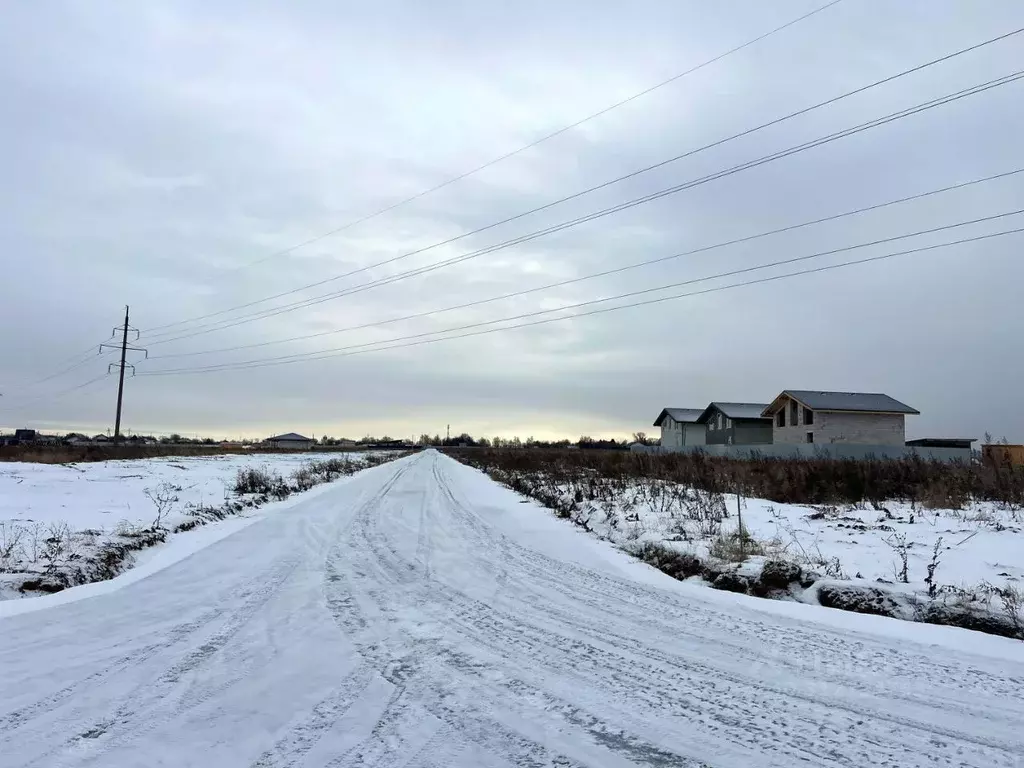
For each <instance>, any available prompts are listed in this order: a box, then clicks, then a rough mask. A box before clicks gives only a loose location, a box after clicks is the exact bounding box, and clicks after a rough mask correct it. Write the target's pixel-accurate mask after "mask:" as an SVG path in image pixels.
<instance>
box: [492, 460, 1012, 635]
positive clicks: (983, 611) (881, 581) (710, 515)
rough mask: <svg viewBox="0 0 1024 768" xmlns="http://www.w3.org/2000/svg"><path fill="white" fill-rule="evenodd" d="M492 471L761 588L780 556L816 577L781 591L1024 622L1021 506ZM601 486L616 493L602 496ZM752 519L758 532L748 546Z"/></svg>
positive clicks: (627, 536) (611, 536)
mask: <svg viewBox="0 0 1024 768" xmlns="http://www.w3.org/2000/svg"><path fill="white" fill-rule="evenodd" d="M491 476H492V477H493V478H494V479H496V480H498V481H499V482H506V483H509V484H510V485H511V487H513V488H515V489H516V490H519V491H520V492H523V493H525V494H526V495H528V496H531V497H533V498H536V499H538V500H540V501H542V503H544V504H545V505H547V506H549V507H552V508H554V509H560V510H561V514H562V515H564V516H566V517H568V518H569V519H570V520H571V521H572V522H573V523H575V524H576V525H579V526H580V527H582V528H584V529H585V530H587V531H589V532H591V533H592V534H594V535H596V536H598V537H600V538H602V539H605V540H607V541H610V542H612V543H614V544H616V545H618V546H620V547H622V548H623V549H625V550H627V551H633V552H636V551H638V550H639V549H640V548H641V547H642V545H643V544H645V543H648V542H650V543H654V544H659V545H662V546H665V547H668V548H671V549H672V550H675V551H678V552H682V553H686V554H692V555H694V556H695V557H697V558H700V559H701V560H702V561H705V562H711V563H715V562H718V563H719V564H720V565H721V567H722V568H724V569H726V570H730V571H735V572H736V573H737V574H739V575H741V576H743V577H744V578H745V579H746V580H747V581H748V582H751V583H752V582H755V581H757V580H758V578H759V575H760V569H761V567H762V566H763V564H764V563H765V562H766V561H768V560H785V561H788V562H790V563H794V564H797V565H799V566H800V567H801V569H803V572H804V573H805V574H808V575H809V576H811V577H813V581H814V582H815V583H814V585H813V586H812V585H811V584H807V585H806V586H805V587H801V586H800V585H798V584H796V583H794V584H793V586H792V589H790V590H789V591H788V592H787V593H775V594H773V596H774V597H779V598H782V599H793V600H798V601H802V602H809V603H814V604H817V603H818V602H819V596H818V590H819V589H821V588H822V587H825V586H826V585H842V586H843V587H844V588H861V587H863V588H870V589H872V590H880V591H882V592H884V593H885V594H886V595H887V597H886V598H885V602H886V605H887V606H888V607H889V609H891V610H889V613H890V614H891V615H898V616H901V617H902V618H906V619H915V618H916V619H919V620H920V619H921V612H922V610H923V609H925V608H928V607H938V606H942V607H943V608H947V607H951V608H955V609H957V610H961V609H967V610H970V611H976V612H978V613H979V614H980V615H993V616H996V617H999V618H1000V619H1004V620H1007V621H1009V622H1010V624H1014V625H1015V626H1016V627H1017V628H1018V630H1022V629H1024V509H1022V508H1021V507H1019V506H1014V505H1009V504H1000V503H994V502H985V503H971V504H969V505H967V506H965V508H963V509H926V508H923V507H921V506H920V505H916V504H908V503H902V502H892V503H882V504H877V505H871V504H857V505H854V504H847V505H802V504H780V503H776V502H772V501H766V500H764V499H755V498H742V499H738V498H737V497H736V496H735V495H721V494H713V493H705V492H700V491H695V490H692V489H687V488H684V487H681V486H677V485H673V484H671V483H665V482H662V481H655V480H651V479H650V478H632V479H629V480H626V481H622V480H616V481H609V483H608V485H607V486H604V485H602V483H601V482H600V481H597V482H595V481H594V480H593V479H587V480H585V481H584V482H583V483H581V484H579V485H576V484H573V483H563V484H558V483H553V482H551V481H550V480H548V479H547V478H545V477H544V475H543V473H533V474H530V473H514V474H508V473H505V472H503V471H502V470H495V471H493V472H492V473H491ZM595 488H598V489H601V488H604V489H605V490H604V491H601V490H599V492H598V494H597V496H598V498H596V499H593V500H591V499H589V498H588V497H589V496H590V495H593V494H594V489H595ZM608 488H611V490H608ZM740 514H742V520H743V528H744V530H745V531H746V533H747V536H746V537H744V548H743V550H742V551H741V550H740V547H739V539H740V537H739V525H740V523H739V520H740ZM695 580H697V581H699V579H695ZM810 580H811V579H807V581H810ZM705 583H706V582H705ZM1018 634H1024V632H1020V631H1019V632H1018Z"/></svg>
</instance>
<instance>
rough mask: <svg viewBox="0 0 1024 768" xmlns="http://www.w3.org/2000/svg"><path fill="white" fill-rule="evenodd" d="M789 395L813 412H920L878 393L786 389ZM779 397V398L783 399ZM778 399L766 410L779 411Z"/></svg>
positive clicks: (784, 393)
mask: <svg viewBox="0 0 1024 768" xmlns="http://www.w3.org/2000/svg"><path fill="white" fill-rule="evenodd" d="M782 395H789V396H790V397H792V398H793V399H794V400H796V401H798V402H800V403H803V404H804V405H806V406H807V407H808V408H810V409H811V410H812V411H869V412H872V413H912V414H918V413H920V411H918V410H915V409H914V408H911V407H910V406H909V405H907V404H906V403H901V402H900V401H899V400H896V399H894V398H892V397H889V396H888V395H883V394H880V393H876V392H816V391H814V390H810V389H786V390H783V392H782ZM782 395H779V397H782ZM778 399H779V398H778V397H777V398H775V400H776V402H773V403H772V404H771V405H770V406H768V408H766V410H768V409H771V410H778V408H777V407H776V405H777V402H778Z"/></svg>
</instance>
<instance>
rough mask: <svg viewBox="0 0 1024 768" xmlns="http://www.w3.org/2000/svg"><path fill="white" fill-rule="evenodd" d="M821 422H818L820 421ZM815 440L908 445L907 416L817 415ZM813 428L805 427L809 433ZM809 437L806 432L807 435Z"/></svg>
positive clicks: (819, 413) (817, 413) (876, 414)
mask: <svg viewBox="0 0 1024 768" xmlns="http://www.w3.org/2000/svg"><path fill="white" fill-rule="evenodd" d="M819 421H820V422H821V424H820V425H819V424H818V422H819ZM814 422H815V423H814V430H815V431H814V440H815V442H819V443H833V442H835V443H864V444H867V445H892V446H902V445H905V444H906V440H907V437H906V417H905V416H904V415H903V414H902V413H839V412H835V413H823V412H820V411H819V412H816V413H815V414H814ZM809 429H811V428H810V427H805V428H804V432H805V433H806V432H807V431H808V430H809ZM805 437H806V434H805Z"/></svg>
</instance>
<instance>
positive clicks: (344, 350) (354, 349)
mask: <svg viewBox="0 0 1024 768" xmlns="http://www.w3.org/2000/svg"><path fill="white" fill-rule="evenodd" d="M1020 214H1024V209H1019V210H1016V211H1009V212H1006V213H1000V214H995V215H993V216H988V217H984V218H980V219H973V220H970V221H964V222H957V223H956V224H950V225H945V226H943V227H936V228H932V229H928V230H921V231H919V232H914V233H910V234H906V235H900V236H897V237H892V238H885V239H882V240H874V241H871V242H867V243H859V244H856V245H852V246H845V247H843V248H837V249H832V250H829V251H822V252H819V253H814V254H810V255H807V256H797V257H793V258H789V259H781V260H778V261H773V262H769V263H765V264H759V265H756V266H752V267H744V268H742V269H735V270H730V271H728V272H721V273H719V274H715V275H708V276H706V277H701V278H693V279H690V280H684V281H681V282H678V283H671V284H668V285H663V286H658V287H655V288H647V289H643V290H639V291H631V292H629V293H623V294H619V295H616V296H609V297H606V298H602V299H593V300H590V301H585V302H579V303H577V304H571V305H567V306H564V307H558V308H554V309H546V310H537V311H534V312H528V313H524V314H521V315H514V316H511V317H505V318H500V319H498V320H490V321H483V322H479V323H471V324H468V325H464V326H459V327H456V328H447V329H443V330H440V331H431V332H427V333H420V334H413V335H410V336H403V337H398V338H395V339H388V340H384V341H380V342H367V343H364V344H354V345H350V346H347V347H337V348H334V349H327V350H318V351H313V352H307V353H302V354H295V355H284V356H280V357H273V358H265V359H260V360H247V361H241V362H238V363H222V364H218V365H210V366H200V367H193V368H169V369H164V370H158V371H148V372H143V373H140V374H139V375H140V376H166V375H173V374H182V373H206V372H214V371H226V370H246V369H249V368H262V367H266V366H268V365H287V364H290V363H297V362H302V361H304V360H322V359H325V358H329V357H341V356H346V355H349V354H358V353H360V352H372V351H383V350H387V349H397V348H401V347H406V346H417V345H420V344H425V343H431V342H437V341H448V340H451V339H457V338H466V337H468V336H478V335H483V334H486V333H494V332H497V331H505V330H512V329H514V328H524V327H530V326H534V325H542V324H545V323H550V322H558V321H562V320H570V319H574V318H577V317H586V316H589V315H593V314H602V313H605V312H610V311H616V310H619V309H625V308H628V307H635V306H645V305H648V304H656V303H660V302H663V301H668V300H671V299H675V298H682V297H684V296H691V295H702V294H704V293H713V292H716V291H719V290H725V289H727V288H731V287H740V286H741V285H752V284H756V283H762V282H769V281H771V280H777V279H781V277H791V276H796V275H802V274H810V273H813V272H822V271H827V270H829V269H835V268H837V267H839V266H850V265H854V264H866V263H869V262H874V261H882V260H885V259H890V258H894V257H897V256H904V255H909V254H913V253H923V252H926V251H932V250H936V249H939V248H948V247H951V246H954V245H962V244H965V243H972V242H978V241H981V240H987V239H991V238H993V237H1000V236H1004V235H1010V234H1016V233H1019V232H1024V228H1019V229H1011V230H1006V231H1003V232H996V233H990V234H986V235H978V236H975V237H969V238H962V239H960V240H954V241H950V242H946V243H938V244H934V245H929V246H923V247H920V248H913V249H909V250H904V251H896V252H892V253H888V254H883V255H881V256H872V257H869V258H865V259H858V260H855V261H849V262H842V263H840V264H838V265H829V266H825V267H817V268H813V269H809V270H803V271H799V272H794V273H786V275H783V276H773V277H769V278H759V279H755V280H751V281H747V282H743V283H736V284H732V285H730V286H725V287H721V286H720V287H716V288H710V289H705V290H703V291H698V292H695V293H687V294H675V295H671V296H661V297H657V298H653V299H646V300H642V301H639V302H633V303H630V304H624V305H620V306H618V307H610V308H608V307H606V308H600V309H596V310H589V311H587V312H581V313H577V314H574V315H569V316H567V317H555V318H545V319H543V320H540V321H533V322H528V323H520V324H518V325H512V326H504V327H500V328H490V329H487V330H476V331H474V332H472V333H466V334H460V335H457V336H448V337H444V338H440V339H423V338H422V337H424V336H435V335H438V334H443V333H453V332H455V331H464V330H470V329H479V328H485V327H486V326H492V325H496V324H498V323H506V322H511V321H513V320H521V319H529V318H535V317H539V316H541V315H550V314H554V313H556V312H565V311H567V310H570V309H577V308H580V307H586V306H593V305H594V304H601V303H605V302H608V301H619V300H622V299H626V298H632V297H635V296H641V295H647V294H650V293H655V292H658V291H665V290H669V289H672V288H679V287H682V286H686V285H695V284H699V283H703V282H709V281H712V280H720V279H723V278H726V277H734V276H736V275H740V274H748V273H750V272H755V271H759V270H763V269H770V268H775V267H780V266H787V265H790V264H795V263H801V262H806V261H810V260H812V259H817V258H821V257H823V256H827V255H835V254H837V253H842V252H848V251H851V250H855V249H859V248H866V247H870V246H874V245H880V244H883V243H887V242H893V241H895V240H900V239H906V238H908V237H916V236H920V235H923V234H930V233H934V232H938V231H942V230H947V229H953V228H956V227H962V226H968V225H971V224H977V223H981V222H985V221H992V220H995V219H1000V218H1006V217H1009V216H1017V215H1020ZM393 342H409V343H401V344H393ZM385 344H387V345H390V346H380V345H385ZM375 345H376V346H375ZM367 347H374V348H372V349H366V348H367Z"/></svg>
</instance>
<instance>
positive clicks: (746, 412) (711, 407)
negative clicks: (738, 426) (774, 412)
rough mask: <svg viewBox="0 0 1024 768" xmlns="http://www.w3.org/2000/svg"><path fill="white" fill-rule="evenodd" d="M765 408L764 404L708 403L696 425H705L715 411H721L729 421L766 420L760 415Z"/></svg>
mask: <svg viewBox="0 0 1024 768" xmlns="http://www.w3.org/2000/svg"><path fill="white" fill-rule="evenodd" d="M767 407H768V406H767V405H766V404H765V403H719V402H714V403H709V404H708V407H707V408H705V409H704V411H703V412H702V413H701V415H700V418H699V419H697V423H698V424H707V423H708V419H710V418H711V414H712V412H713V411H715V410H719V411H721V412H722V413H724V414H725V416H726V418H729V419H763V418H766V417H765V416H764V415H762V414H763V411H764V409H765V408H767Z"/></svg>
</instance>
